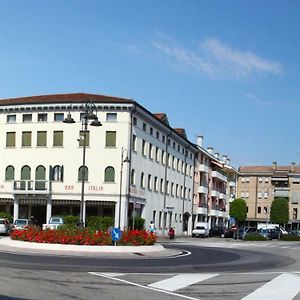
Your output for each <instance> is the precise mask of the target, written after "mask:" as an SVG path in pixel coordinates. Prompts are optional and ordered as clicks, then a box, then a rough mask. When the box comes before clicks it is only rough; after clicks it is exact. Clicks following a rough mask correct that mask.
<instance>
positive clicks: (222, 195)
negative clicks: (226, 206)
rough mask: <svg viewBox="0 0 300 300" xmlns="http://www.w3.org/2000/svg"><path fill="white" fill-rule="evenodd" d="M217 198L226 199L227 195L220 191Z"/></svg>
mask: <svg viewBox="0 0 300 300" xmlns="http://www.w3.org/2000/svg"><path fill="white" fill-rule="evenodd" d="M219 199H223V200H226V199H227V195H226V194H224V193H220V196H219Z"/></svg>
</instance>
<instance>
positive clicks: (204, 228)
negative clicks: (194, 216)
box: [192, 222, 209, 237]
mask: <svg viewBox="0 0 300 300" xmlns="http://www.w3.org/2000/svg"><path fill="white" fill-rule="evenodd" d="M208 233H209V230H208V224H207V223H206V222H199V223H197V224H196V227H195V228H194V229H193V231H192V237H208Z"/></svg>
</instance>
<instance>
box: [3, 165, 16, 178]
mask: <svg viewBox="0 0 300 300" xmlns="http://www.w3.org/2000/svg"><path fill="white" fill-rule="evenodd" d="M14 179H15V169H14V167H13V166H8V167H7V168H6V170H5V180H14Z"/></svg>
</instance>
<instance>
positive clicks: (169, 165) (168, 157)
mask: <svg viewBox="0 0 300 300" xmlns="http://www.w3.org/2000/svg"><path fill="white" fill-rule="evenodd" d="M167 161H168V167H169V168H170V167H171V155H170V154H169V153H168V154H167Z"/></svg>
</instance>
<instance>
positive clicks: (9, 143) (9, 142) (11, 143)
mask: <svg viewBox="0 0 300 300" xmlns="http://www.w3.org/2000/svg"><path fill="white" fill-rule="evenodd" d="M15 146H16V133H15V132H6V147H15Z"/></svg>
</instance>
